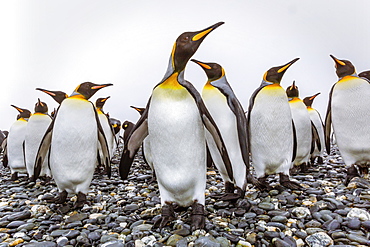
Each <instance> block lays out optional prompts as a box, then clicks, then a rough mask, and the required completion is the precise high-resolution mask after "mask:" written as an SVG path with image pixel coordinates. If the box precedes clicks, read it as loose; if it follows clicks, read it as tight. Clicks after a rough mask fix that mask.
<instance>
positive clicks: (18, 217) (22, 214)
mask: <svg viewBox="0 0 370 247" xmlns="http://www.w3.org/2000/svg"><path fill="white" fill-rule="evenodd" d="M30 217H31V212H30V211H28V210H27V211H21V212H17V213H13V214H10V215H8V216H7V218H8V220H11V221H16V220H25V219H29V218H30Z"/></svg>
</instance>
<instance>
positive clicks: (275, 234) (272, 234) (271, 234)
mask: <svg viewBox="0 0 370 247" xmlns="http://www.w3.org/2000/svg"><path fill="white" fill-rule="evenodd" d="M263 236H264V237H266V238H269V239H273V238H278V237H280V233H279V232H274V231H265V232H264V233H263Z"/></svg>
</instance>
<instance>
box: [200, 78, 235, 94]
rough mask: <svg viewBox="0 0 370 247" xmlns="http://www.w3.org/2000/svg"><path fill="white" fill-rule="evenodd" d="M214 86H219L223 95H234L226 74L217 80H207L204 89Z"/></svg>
mask: <svg viewBox="0 0 370 247" xmlns="http://www.w3.org/2000/svg"><path fill="white" fill-rule="evenodd" d="M214 88H217V89H218V90H219V91H220V92H221V93H222V94H223V95H234V92H233V90H232V89H231V87H230V85H229V83H228V81H227V79H226V76H225V75H223V76H222V77H220V78H219V79H217V80H214V81H207V83H206V85H204V89H214Z"/></svg>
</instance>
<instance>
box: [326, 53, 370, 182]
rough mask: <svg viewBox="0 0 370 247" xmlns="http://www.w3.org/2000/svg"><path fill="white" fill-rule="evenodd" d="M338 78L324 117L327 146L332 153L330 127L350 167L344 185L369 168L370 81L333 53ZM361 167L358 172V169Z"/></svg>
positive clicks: (327, 149) (349, 63) (366, 171)
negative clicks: (361, 76)
mask: <svg viewBox="0 0 370 247" xmlns="http://www.w3.org/2000/svg"><path fill="white" fill-rule="evenodd" d="M330 56H331V58H332V59H333V60H334V62H335V68H336V74H337V76H338V81H337V82H336V83H335V84H334V85H333V87H332V89H331V91H330V95H329V103H328V108H327V112H326V118H325V145H326V151H327V152H328V154H330V134H331V126H332V127H333V131H334V134H335V138H336V142H337V145H338V149H339V151H340V154H341V155H342V158H343V161H344V163H345V164H346V167H347V177H346V179H345V185H348V183H349V182H350V181H351V179H352V178H353V177H357V176H360V175H361V174H363V173H364V174H367V173H368V170H369V167H370V125H369V123H370V107H369V106H370V84H369V82H368V81H367V80H366V79H364V78H360V77H359V76H358V75H357V74H356V70H355V67H354V66H353V64H352V63H351V62H350V61H348V60H343V59H338V58H336V57H334V56H333V55H330ZM358 170H359V171H358Z"/></svg>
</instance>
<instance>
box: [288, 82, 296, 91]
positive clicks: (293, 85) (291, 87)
mask: <svg viewBox="0 0 370 247" xmlns="http://www.w3.org/2000/svg"><path fill="white" fill-rule="evenodd" d="M294 88H295V81H293V84H292V85H291V86H290V88H289V90H293V89H294Z"/></svg>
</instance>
